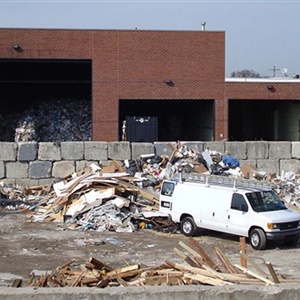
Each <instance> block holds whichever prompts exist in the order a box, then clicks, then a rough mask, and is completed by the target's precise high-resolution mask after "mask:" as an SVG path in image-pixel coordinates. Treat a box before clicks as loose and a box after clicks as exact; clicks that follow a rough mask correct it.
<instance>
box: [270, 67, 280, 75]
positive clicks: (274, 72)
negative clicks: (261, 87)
mask: <svg viewBox="0 0 300 300" xmlns="http://www.w3.org/2000/svg"><path fill="white" fill-rule="evenodd" d="M279 70H280V69H276V67H275V66H274V67H273V69H269V71H273V77H275V74H276V71H279Z"/></svg>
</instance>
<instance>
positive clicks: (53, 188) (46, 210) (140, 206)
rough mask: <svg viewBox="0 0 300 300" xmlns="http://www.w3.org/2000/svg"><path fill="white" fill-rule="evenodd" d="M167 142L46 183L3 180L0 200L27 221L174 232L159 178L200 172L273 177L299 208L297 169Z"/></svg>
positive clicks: (268, 180) (284, 196) (291, 204)
mask: <svg viewBox="0 0 300 300" xmlns="http://www.w3.org/2000/svg"><path fill="white" fill-rule="evenodd" d="M168 146H169V147H170V149H172V155H171V156H170V157H168V156H166V155H163V156H157V155H155V154H145V155H141V156H140V157H139V158H137V159H136V160H131V161H129V160H126V161H124V162H123V164H122V163H120V162H117V161H111V162H110V164H109V165H108V166H102V165H97V164H91V165H90V166H86V167H85V168H84V169H83V170H80V171H78V172H77V173H74V174H70V175H69V176H68V177H66V178H64V179H63V180H61V181H60V182H57V183H54V184H51V185H41V186H31V187H25V188H23V189H20V188H17V187H11V186H10V187H8V186H7V185H4V184H2V186H1V185H0V194H1V197H0V205H1V206H3V207H5V209H19V210H27V211H28V212H29V213H28V214H29V220H30V221H32V222H38V221H54V222H65V223H67V224H68V226H69V227H70V228H73V229H75V228H76V229H79V230H97V231H106V230H113V231H118V232H122V231H126V232H132V231H134V230H136V229H139V228H151V229H152V228H153V229H157V230H161V231H168V232H170V231H171V232H174V231H176V229H177V226H176V225H175V224H174V223H172V222H171V220H170V218H169V216H168V215H167V214H163V213H161V212H159V193H160V187H161V182H162V180H164V179H171V180H172V179H174V180H175V178H176V177H178V174H182V173H190V174H193V173H196V174H199V173H200V174H203V175H205V176H206V175H207V176H210V175H215V174H218V175H222V176H228V177H229V178H245V179H248V180H254V181H259V182H266V183H272V184H273V189H274V190H275V192H276V193H277V194H278V195H279V196H280V197H281V198H282V199H283V200H284V201H285V202H286V205H287V206H288V207H289V208H291V209H293V210H297V211H300V180H299V179H300V174H295V173H293V172H287V173H283V174H281V176H280V177H279V176H276V175H274V174H268V175H267V174H266V172H263V171H261V170H258V169H256V168H255V167H254V166H252V165H251V164H244V165H243V166H242V167H241V168H240V167H234V166H232V167H229V166H228V165H224V164H222V155H223V154H222V153H219V152H212V151H209V149H206V150H205V151H204V152H202V153H200V152H199V151H197V150H195V149H192V148H189V147H187V146H186V145H184V144H181V143H180V142H177V143H176V145H175V146H174V145H172V144H168ZM227 156H228V153H227ZM234 161H236V159H234Z"/></svg>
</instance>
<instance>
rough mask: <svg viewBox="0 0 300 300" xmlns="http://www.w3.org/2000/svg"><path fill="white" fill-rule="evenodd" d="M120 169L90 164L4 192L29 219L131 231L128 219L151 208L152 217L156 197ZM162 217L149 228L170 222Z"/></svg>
mask: <svg viewBox="0 0 300 300" xmlns="http://www.w3.org/2000/svg"><path fill="white" fill-rule="evenodd" d="M115 165H116V162H112V164H111V166H110V169H109V170H114V171H115ZM121 171H122V169H119V170H118V171H115V172H114V173H107V172H106V173H103V169H102V170H101V169H100V168H99V166H97V165H95V164H92V165H90V166H89V167H86V168H85V169H84V170H82V171H80V172H79V173H74V174H72V176H69V177H68V178H66V179H64V180H62V181H60V182H57V183H54V184H53V185H46V186H32V187H27V188H25V189H24V190H23V193H22V194H20V193H17V192H16V191H12V190H10V193H6V195H7V196H9V198H11V197H12V198H17V199H18V201H20V199H23V203H26V207H25V208H26V209H27V213H28V215H29V221H33V222H36V221H55V222H68V224H69V225H70V227H71V228H78V229H81V230H88V229H94V230H97V231H105V230H113V231H119V232H120V231H127V232H132V231H134V229H135V226H136V224H133V222H132V221H143V222H144V223H145V218H144V215H143V213H146V212H152V214H151V216H152V219H153V218H154V219H155V216H156V215H155V212H157V211H158V205H159V200H158V195H157V194H155V192H153V191H152V190H147V189H142V188H140V187H138V186H137V185H136V184H134V182H135V180H136V181H139V179H137V178H135V177H131V176H129V175H128V174H127V173H126V172H121ZM2 193H3V194H5V191H4V189H3V188H2ZM25 208H23V209H25ZM161 218H163V219H164V220H162V221H163V223H161V222H162V221H161V220H160V219H161ZM166 218H167V216H166V215H165V216H162V215H161V214H159V215H158V216H157V219H156V220H152V221H151V224H152V225H153V226H152V228H153V227H155V226H156V227H157V228H163V225H165V222H167V223H168V224H171V221H170V222H168V220H166ZM155 221H156V222H155Z"/></svg>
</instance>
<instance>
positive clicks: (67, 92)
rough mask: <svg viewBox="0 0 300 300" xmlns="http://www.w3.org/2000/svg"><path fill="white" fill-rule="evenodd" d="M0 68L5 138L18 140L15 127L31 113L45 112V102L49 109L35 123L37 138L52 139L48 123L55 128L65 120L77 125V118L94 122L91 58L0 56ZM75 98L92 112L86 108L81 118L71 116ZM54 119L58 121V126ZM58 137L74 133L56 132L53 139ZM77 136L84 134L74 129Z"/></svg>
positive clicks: (0, 116)
mask: <svg viewBox="0 0 300 300" xmlns="http://www.w3.org/2000/svg"><path fill="white" fill-rule="evenodd" d="M0 68H1V70H2V72H1V74H0V103H1V112H0V120H1V126H0V140H1V141H14V135H15V128H16V127H18V126H19V124H20V122H22V121H23V120H26V118H27V117H28V116H29V115H30V118H34V117H35V116H36V113H37V111H39V113H41V108H40V106H41V105H43V106H44V107H47V106H48V113H46V115H45V118H44V120H43V118H42V117H41V118H39V124H35V125H36V130H37V141H51V133H50V132H49V134H47V137H46V136H45V135H46V131H45V130H46V129H47V126H48V127H49V126H51V130H52V131H53V130H54V131H55V130H56V129H57V128H58V127H61V125H62V122H64V121H65V122H74V127H75V128H76V126H75V122H77V123H79V124H81V125H82V124H83V123H86V122H89V123H90V124H91V118H92V117H91V109H92V98H91V91H92V84H91V68H92V67H91V60H70V59H68V60H66V59H59V60H58V59H0ZM72 101H73V104H74V105H75V106H76V105H79V106H78V107H86V106H88V107H89V109H88V111H89V112H90V113H89V114H88V115H87V113H86V111H85V113H84V114H82V116H81V119H80V120H78V119H77V120H73V121H72V120H70V119H71V116H70V117H69V116H68V111H69V109H68V107H67V105H72V104H70V103H72ZM67 103H68V104H67ZM79 109H80V108H78V110H79ZM62 112H63V113H64V120H62V119H63V118H62V115H61V113H62ZM50 115H51V116H53V118H52V119H49V118H48V117H49V116H50ZM55 116H56V118H55ZM47 118H48V119H47ZM34 121H35V120H34ZM47 122H48V123H47ZM54 122H58V124H57V126H56V124H53V123H54ZM40 123H42V124H40ZM46 123H47V124H46ZM49 123H51V124H49ZM90 127H91V126H90ZM41 129H43V130H41ZM39 130H40V133H39ZM77 132H78V130H77ZM91 134H92V133H91V130H90V132H88V133H85V134H84V135H85V138H86V139H90V138H91ZM58 137H60V140H61V141H63V140H65V139H68V140H69V139H70V135H65V136H63V135H62V134H61V135H59V134H54V133H53V132H52V140H53V141H56V140H57V139H58ZM77 139H82V135H81V134H78V137H76V133H75V132H74V137H73V138H72V139H71V140H77Z"/></svg>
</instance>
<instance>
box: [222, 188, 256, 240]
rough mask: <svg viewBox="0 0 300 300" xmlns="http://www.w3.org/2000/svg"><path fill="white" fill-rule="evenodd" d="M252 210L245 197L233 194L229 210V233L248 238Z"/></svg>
mask: <svg viewBox="0 0 300 300" xmlns="http://www.w3.org/2000/svg"><path fill="white" fill-rule="evenodd" d="M249 218H250V208H249V205H248V204H247V202H246V200H245V198H244V196H243V195H242V194H239V193H233V194H232V199H231V205H230V209H229V210H228V215H227V220H228V232H229V233H232V234H236V235H240V236H248V228H249Z"/></svg>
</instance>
